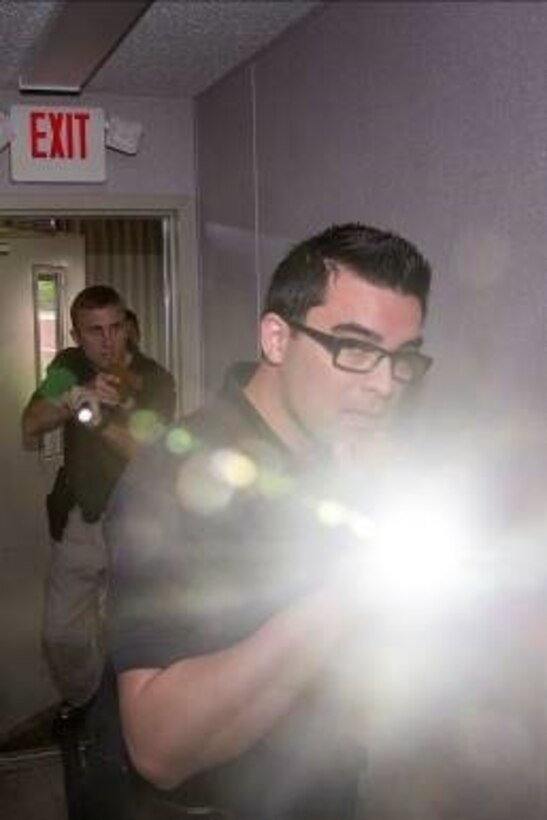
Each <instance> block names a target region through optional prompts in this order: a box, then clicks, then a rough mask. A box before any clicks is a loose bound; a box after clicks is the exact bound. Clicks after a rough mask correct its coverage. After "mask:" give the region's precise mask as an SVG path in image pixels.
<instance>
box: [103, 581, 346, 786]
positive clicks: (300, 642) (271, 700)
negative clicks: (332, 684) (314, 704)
mask: <svg viewBox="0 0 547 820" xmlns="http://www.w3.org/2000/svg"><path fill="white" fill-rule="evenodd" d="M349 614H350V613H349V609H348V608H347V607H346V606H345V604H344V603H343V601H342V598H341V597H340V596H339V593H338V592H334V591H330V590H322V591H318V592H315V593H313V594H311V595H308V596H307V597H306V598H304V599H302V600H301V601H300V602H299V603H297V604H295V605H293V606H292V607H290V608H288V609H286V610H284V611H282V612H281V613H279V614H277V615H275V616H274V617H272V618H271V619H270V620H269V621H267V622H266V623H265V624H264V625H263V626H262V627H261V628H260V629H259V630H258V631H257V632H255V633H254V634H253V635H251V636H250V637H249V638H247V639H245V640H243V641H241V642H239V643H238V644H236V645H234V646H232V647H230V648H228V649H226V650H222V651H219V652H215V653H212V654H209V655H203V656H200V657H193V658H187V659H184V660H181V661H177V662H175V663H173V664H172V665H170V666H168V667H167V668H165V669H135V670H130V671H126V672H123V673H122V674H121V675H120V676H119V680H118V685H119V694H120V708H121V716H122V724H123V730H124V736H125V740H126V742H127V746H128V749H129V753H130V755H131V758H132V760H133V763H134V765H135V767H136V768H137V769H138V770H139V771H140V773H141V774H142V775H143V776H144V777H145V778H147V779H148V780H150V781H151V782H153V783H154V784H155V785H157V786H159V787H160V788H173V787H175V786H177V785H178V784H180V783H181V782H183V781H184V780H185V779H187V778H188V777H190V776H191V775H193V774H195V773H197V772H199V771H202V770H204V769H207V768H210V767H212V766H215V765H217V764H220V763H224V762H227V761H229V760H232V759H233V758H236V757H238V756H239V755H241V754H243V753H244V752H245V751H246V750H247V749H249V748H250V747H251V746H253V745H254V743H256V742H257V741H258V740H260V738H262V737H263V736H265V735H267V734H268V732H269V731H270V730H271V729H272V728H273V726H274V725H275V723H276V722H277V721H278V720H279V719H280V718H281V717H282V716H283V715H284V714H285V713H286V712H288V711H289V710H290V708H291V706H292V705H293V703H294V702H295V701H296V699H297V698H298V697H299V695H301V694H302V693H303V691H304V690H305V689H306V687H307V686H308V685H309V684H310V683H311V682H312V681H313V679H314V677H315V676H316V675H317V673H318V672H319V671H320V669H321V667H322V665H323V663H324V662H325V660H326V659H327V658H328V657H329V656H330V654H331V652H332V651H333V649H334V648H335V646H336V644H337V643H338V641H339V639H340V637H341V636H342V635H343V634H344V631H345V630H344V626H345V624H346V623H347V620H348V616H349Z"/></svg>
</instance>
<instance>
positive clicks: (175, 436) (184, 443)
mask: <svg viewBox="0 0 547 820" xmlns="http://www.w3.org/2000/svg"><path fill="white" fill-rule="evenodd" d="M193 441H194V440H193V438H192V434H191V433H190V432H189V431H188V430H185V429H184V427H175V428H174V429H173V430H170V431H169V433H168V434H167V436H166V439H165V446H166V447H167V449H168V450H169V452H170V453H175V455H182V453H187V452H188V450H191V449H192V445H193Z"/></svg>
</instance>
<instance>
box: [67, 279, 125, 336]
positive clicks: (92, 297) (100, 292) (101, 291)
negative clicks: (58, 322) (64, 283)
mask: <svg viewBox="0 0 547 820" xmlns="http://www.w3.org/2000/svg"><path fill="white" fill-rule="evenodd" d="M103 307H119V308H120V309H121V310H122V311H125V303H124V301H123V299H122V297H121V296H120V294H119V293H118V291H117V290H114V288H111V287H110V285H90V286H89V287H88V288H84V289H83V290H81V291H80V293H79V294H78V295H77V296H76V298H75V299H74V301H73V302H72V305H71V306H70V319H71V321H72V327H74V328H76V327H77V326H78V313H79V312H80V311H81V310H94V309H95V308H103Z"/></svg>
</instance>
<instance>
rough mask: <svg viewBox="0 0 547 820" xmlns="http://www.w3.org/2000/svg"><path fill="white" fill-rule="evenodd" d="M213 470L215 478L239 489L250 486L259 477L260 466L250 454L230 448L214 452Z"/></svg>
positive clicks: (212, 458) (212, 457) (212, 459)
mask: <svg viewBox="0 0 547 820" xmlns="http://www.w3.org/2000/svg"><path fill="white" fill-rule="evenodd" d="M211 472H212V475H213V476H215V478H217V479H219V480H220V481H222V482H224V483H225V484H227V485H228V486H229V487H235V488H237V489H242V488H244V487H249V486H250V485H251V484H254V482H255V481H256V479H257V477H258V468H257V466H256V464H255V463H254V461H253V460H252V459H250V458H249V456H247V455H245V454H244V453H241V452H239V451H238V450H229V449H224V450H217V451H216V452H214V453H213V454H212V456H211Z"/></svg>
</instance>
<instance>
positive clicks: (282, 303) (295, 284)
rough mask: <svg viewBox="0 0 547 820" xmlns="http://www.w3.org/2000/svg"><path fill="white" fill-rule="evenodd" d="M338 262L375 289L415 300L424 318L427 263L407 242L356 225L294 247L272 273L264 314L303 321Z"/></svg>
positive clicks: (336, 228) (333, 229)
mask: <svg viewBox="0 0 547 820" xmlns="http://www.w3.org/2000/svg"><path fill="white" fill-rule="evenodd" d="M337 263H338V264H343V265H346V266H347V267H348V268H350V269H351V270H352V272H354V273H355V274H356V275H357V276H360V277H361V278H363V279H366V280H367V281H368V282H371V283H372V284H374V285H379V286H381V287H386V288H390V289H391V290H396V291H399V292H400V293H403V294H405V295H411V296H416V298H417V299H418V300H419V302H420V305H421V307H422V312H423V314H424V316H425V314H426V312H427V299H428V295H429V287H430V283H431V268H430V265H429V263H428V262H427V260H426V259H425V258H424V257H423V256H422V255H421V253H420V252H419V251H418V249H417V248H416V247H415V246H414V245H413V244H412V243H410V242H408V241H407V240H406V239H403V238H402V237H400V236H397V235H396V234H394V233H389V232H387V231H382V230H380V229H378V228H372V227H370V226H368V225H362V224H360V223H358V222H349V223H347V224H344V225H332V226H331V227H330V228H327V229H326V230H324V231H323V232H322V233H319V234H317V235H316V236H312V237H311V238H310V239H306V240H305V241H304V242H300V243H299V244H298V245H295V246H294V247H293V248H292V249H291V250H290V252H289V253H288V254H287V256H286V257H285V258H284V259H283V260H282V261H281V262H280V263H279V265H278V266H277V268H276V269H275V271H274V274H273V276H272V279H271V282H270V286H269V289H268V292H267V294H266V300H265V304H264V311H263V312H264V313H269V312H270V311H272V312H273V313H277V314H278V315H279V316H281V317H282V318H283V319H285V320H287V321H299V320H302V319H303V318H304V317H305V316H306V314H307V312H308V310H309V309H310V308H312V307H315V306H316V305H320V304H322V303H323V302H324V299H325V292H326V289H327V285H328V281H329V277H330V276H331V274H332V273H333V271H334V270H335V267H336V264H337Z"/></svg>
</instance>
